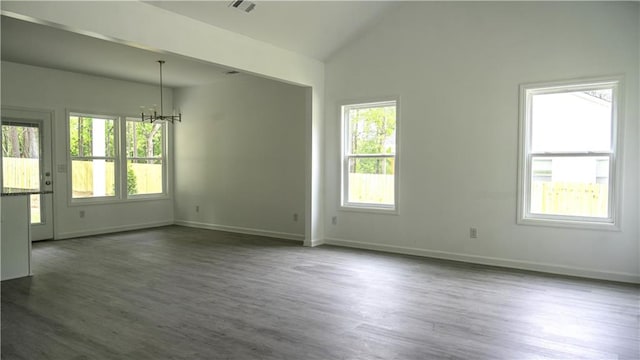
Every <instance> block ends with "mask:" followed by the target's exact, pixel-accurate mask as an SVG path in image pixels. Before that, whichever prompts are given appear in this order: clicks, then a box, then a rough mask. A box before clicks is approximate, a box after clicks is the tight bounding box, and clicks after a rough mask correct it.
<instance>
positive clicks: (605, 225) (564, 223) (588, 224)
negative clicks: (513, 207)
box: [518, 217, 620, 231]
mask: <svg viewBox="0 0 640 360" xmlns="http://www.w3.org/2000/svg"><path fill="white" fill-rule="evenodd" d="M518 225H530V226H543V227H554V228H563V229H575V230H600V231H620V226H619V225H618V224H616V223H615V222H604V221H602V222H599V221H588V220H565V219H548V218H536V217H526V218H519V219H518Z"/></svg>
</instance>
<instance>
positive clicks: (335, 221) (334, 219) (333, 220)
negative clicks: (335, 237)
mask: <svg viewBox="0 0 640 360" xmlns="http://www.w3.org/2000/svg"><path fill="white" fill-rule="evenodd" d="M331 224H333V225H338V217H337V216H334V217H332V218H331Z"/></svg>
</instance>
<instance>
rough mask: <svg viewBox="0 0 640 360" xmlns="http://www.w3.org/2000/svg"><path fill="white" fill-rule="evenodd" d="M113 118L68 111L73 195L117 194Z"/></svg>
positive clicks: (109, 195) (94, 196)
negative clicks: (69, 112)
mask: <svg viewBox="0 0 640 360" xmlns="http://www.w3.org/2000/svg"><path fill="white" fill-rule="evenodd" d="M116 123H117V121H116V118H109V117H106V116H93V115H86V114H71V115H70V116H69V142H70V143H69V150H70V153H71V196H72V198H74V199H76V198H98V197H115V196H116V159H117V158H116V156H117V151H116V150H117V144H116Z"/></svg>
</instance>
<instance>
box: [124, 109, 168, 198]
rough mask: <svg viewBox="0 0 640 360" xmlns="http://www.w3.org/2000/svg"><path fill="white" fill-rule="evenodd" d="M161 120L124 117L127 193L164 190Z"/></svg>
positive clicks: (156, 192)
mask: <svg viewBox="0 0 640 360" xmlns="http://www.w3.org/2000/svg"><path fill="white" fill-rule="evenodd" d="M163 125H164V123H159V122H155V123H152V124H151V123H145V122H141V121H140V120H139V119H127V144H126V149H127V194H128V195H148V194H161V193H163V192H164V187H163V185H164V181H162V179H163V174H164V163H165V161H164V153H165V151H164V129H165V127H164V126H163Z"/></svg>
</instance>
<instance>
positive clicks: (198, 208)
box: [196, 205, 200, 213]
mask: <svg viewBox="0 0 640 360" xmlns="http://www.w3.org/2000/svg"><path fill="white" fill-rule="evenodd" d="M196 212H197V213H199V212H200V205H196Z"/></svg>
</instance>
